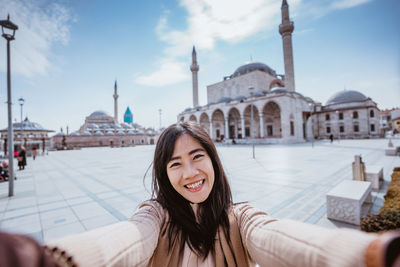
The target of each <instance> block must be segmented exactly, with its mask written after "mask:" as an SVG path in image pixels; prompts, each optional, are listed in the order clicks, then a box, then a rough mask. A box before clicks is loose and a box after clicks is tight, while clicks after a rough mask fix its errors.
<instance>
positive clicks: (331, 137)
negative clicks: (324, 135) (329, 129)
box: [329, 134, 333, 144]
mask: <svg viewBox="0 0 400 267" xmlns="http://www.w3.org/2000/svg"><path fill="white" fill-rule="evenodd" d="M329 139H331V144H332V143H333V134H330V135H329Z"/></svg>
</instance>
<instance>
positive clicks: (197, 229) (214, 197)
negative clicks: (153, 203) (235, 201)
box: [152, 122, 232, 258]
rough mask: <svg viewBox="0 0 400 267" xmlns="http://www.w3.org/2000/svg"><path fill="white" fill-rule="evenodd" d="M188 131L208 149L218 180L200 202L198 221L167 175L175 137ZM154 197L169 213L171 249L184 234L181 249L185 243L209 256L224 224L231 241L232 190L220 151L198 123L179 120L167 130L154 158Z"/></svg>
mask: <svg viewBox="0 0 400 267" xmlns="http://www.w3.org/2000/svg"><path fill="white" fill-rule="evenodd" d="M183 134H188V135H190V136H191V137H193V138H194V139H195V140H197V141H198V142H199V143H200V145H201V146H202V147H203V148H204V149H205V151H206V152H207V154H208V155H209V157H210V158H211V162H212V165H213V168H214V175H215V181H214V185H213V188H212V190H211V192H210V195H209V196H208V198H207V199H206V200H205V201H204V202H202V203H200V204H199V208H198V216H197V217H198V222H197V221H196V218H195V214H194V212H193V209H192V208H191V206H190V202H189V201H188V200H186V199H185V198H184V197H183V196H181V195H180V194H179V193H178V192H177V191H176V190H175V189H174V188H173V186H172V184H171V183H170V181H169V178H168V175H167V164H168V162H169V161H170V160H171V157H172V154H173V152H174V147H175V142H176V140H177V139H178V138H179V137H180V136H182V135H183ZM152 176H153V180H152V198H153V199H156V200H157V201H158V202H159V203H160V204H161V205H162V206H163V207H164V208H165V209H167V211H168V213H169V215H170V218H171V219H170V221H169V222H168V223H169V227H168V237H169V248H171V247H172V243H173V242H175V241H176V240H177V237H178V234H179V233H181V238H180V241H181V244H180V249H181V251H182V250H183V248H184V245H185V242H187V243H188V245H189V247H190V248H191V249H192V250H193V251H194V252H197V254H198V255H199V256H203V257H204V258H205V257H207V255H208V253H209V252H210V251H211V250H213V249H214V241H215V236H216V233H217V230H218V227H219V226H222V227H223V229H224V231H225V235H226V236H227V237H228V240H229V219H228V212H229V208H230V207H231V205H232V193H231V189H230V186H229V183H228V179H227V177H226V175H225V172H224V169H223V167H222V164H221V161H220V159H219V156H218V153H217V150H216V148H215V145H214V143H213V141H212V140H211V138H210V136H209V135H208V134H207V133H206V132H205V131H204V130H203V129H202V128H201V127H200V126H198V125H197V124H195V123H192V122H179V123H176V124H173V125H171V126H169V127H168V128H167V129H165V130H164V131H163V132H162V134H161V135H160V138H159V139H158V141H157V145H156V149H155V152H154V161H153V174H152Z"/></svg>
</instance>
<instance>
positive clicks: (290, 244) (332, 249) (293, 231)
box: [234, 204, 376, 267]
mask: <svg viewBox="0 0 400 267" xmlns="http://www.w3.org/2000/svg"><path fill="white" fill-rule="evenodd" d="M234 212H235V215H236V217H237V221H238V224H239V229H240V234H241V237H242V242H243V245H244V247H245V248H246V249H247V250H248V252H249V254H250V256H251V258H252V259H253V260H254V261H255V262H257V263H258V264H259V265H260V267H262V266H318V267H319V266H332V267H333V266H343V267H346V266H348V267H350V266H352V267H353V266H365V265H364V254H365V250H366V248H367V246H368V245H369V243H370V242H371V241H372V240H374V239H375V238H376V235H375V234H366V233H363V232H360V231H357V230H348V229H326V228H322V227H320V226H316V225H311V224H306V223H302V222H299V221H293V220H275V219H274V218H272V217H271V216H270V215H268V214H267V213H265V212H263V211H259V210H257V209H255V208H253V207H251V206H249V205H246V204H245V205H243V204H242V205H236V206H235V207H234Z"/></svg>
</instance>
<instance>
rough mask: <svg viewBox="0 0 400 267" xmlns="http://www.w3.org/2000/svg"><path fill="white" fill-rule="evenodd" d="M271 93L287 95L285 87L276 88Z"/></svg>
mask: <svg viewBox="0 0 400 267" xmlns="http://www.w3.org/2000/svg"><path fill="white" fill-rule="evenodd" d="M270 92H271V93H286V92H287V91H286V89H285V88H283V87H275V88H273V89H272V90H271V91H270Z"/></svg>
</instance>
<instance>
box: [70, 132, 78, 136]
mask: <svg viewBox="0 0 400 267" xmlns="http://www.w3.org/2000/svg"><path fill="white" fill-rule="evenodd" d="M79 135H80V134H79V133H78V132H73V133H70V136H79Z"/></svg>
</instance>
